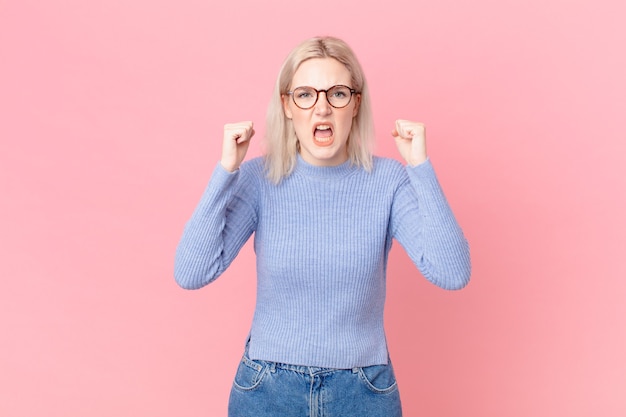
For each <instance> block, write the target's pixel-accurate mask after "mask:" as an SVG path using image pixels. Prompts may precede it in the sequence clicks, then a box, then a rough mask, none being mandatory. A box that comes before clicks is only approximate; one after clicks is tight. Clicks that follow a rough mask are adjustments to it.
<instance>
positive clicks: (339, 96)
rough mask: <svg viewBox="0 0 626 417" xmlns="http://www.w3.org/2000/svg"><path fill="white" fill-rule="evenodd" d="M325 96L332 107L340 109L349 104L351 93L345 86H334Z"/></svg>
mask: <svg viewBox="0 0 626 417" xmlns="http://www.w3.org/2000/svg"><path fill="white" fill-rule="evenodd" d="M326 96H327V97H328V102H329V103H330V104H331V105H332V106H333V107H337V108H341V107H346V106H347V105H348V104H349V103H350V99H351V98H352V93H351V92H350V89H349V88H348V87H346V86H345V85H336V86H334V87H331V88H330V89H329V90H328V93H326Z"/></svg>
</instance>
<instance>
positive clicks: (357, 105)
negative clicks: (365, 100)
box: [352, 94, 361, 117]
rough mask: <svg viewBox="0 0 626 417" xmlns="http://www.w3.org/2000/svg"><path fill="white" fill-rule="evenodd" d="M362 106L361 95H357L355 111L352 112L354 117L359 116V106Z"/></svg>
mask: <svg viewBox="0 0 626 417" xmlns="http://www.w3.org/2000/svg"><path fill="white" fill-rule="evenodd" d="M360 105H361V94H357V95H356V97H354V110H353V111H352V117H356V115H357V114H359V106H360Z"/></svg>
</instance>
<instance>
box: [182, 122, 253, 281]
mask: <svg viewBox="0 0 626 417" xmlns="http://www.w3.org/2000/svg"><path fill="white" fill-rule="evenodd" d="M253 135H254V129H253V126H252V122H241V123H233V124H227V125H225V126H224V139H223V144H222V159H221V161H220V163H219V164H218V165H217V167H215V169H214V171H213V175H212V176H211V181H210V182H209V185H208V186H207V188H206V190H205V192H204V194H203V196H202V199H201V200H200V203H199V204H198V206H197V207H196V209H195V211H194V213H193V215H192V216H191V219H190V220H189V221H188V222H187V224H186V226H185V230H184V232H183V236H182V238H181V240H180V242H179V244H178V247H177V249H176V258H175V262H174V277H175V279H176V282H177V283H178V285H180V286H181V287H183V288H186V289H197V288H201V287H203V286H205V285H207V284H209V283H210V282H212V281H213V280H215V279H216V278H217V277H219V276H220V275H221V274H222V273H223V272H224V271H225V270H226V268H228V266H229V265H230V263H231V262H232V261H233V259H234V258H235V256H236V255H237V254H238V253H239V250H240V249H241V247H242V246H243V244H244V243H245V242H246V241H247V240H248V238H249V237H250V235H251V234H252V232H253V231H254V230H255V228H256V219H257V217H256V210H255V206H256V203H255V201H256V193H257V191H258V187H256V186H255V185H256V184H255V181H254V176H253V175H250V172H248V173H247V175H246V174H245V173H242V172H240V170H239V167H240V165H241V162H242V161H243V158H244V157H245V155H246V152H247V150H248V146H249V144H250V139H251V138H252V136H253Z"/></svg>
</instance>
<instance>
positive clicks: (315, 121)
mask: <svg viewBox="0 0 626 417" xmlns="http://www.w3.org/2000/svg"><path fill="white" fill-rule="evenodd" d="M350 78H351V77H350V73H349V71H348V70H347V68H346V67H345V66H344V65H342V64H341V63H340V62H339V61H337V60H335V59H332V58H321V59H319V58H316V59H310V60H308V61H304V62H303V63H302V64H301V65H300V67H299V68H298V70H297V71H296V73H295V74H294V77H293V80H292V83H291V87H292V89H293V88H296V87H300V86H309V87H314V88H315V89H318V90H326V89H328V88H330V87H332V86H334V85H338V84H343V85H347V86H350V87H351V82H350ZM282 99H283V109H284V112H285V117H287V118H289V119H291V120H292V121H293V125H294V129H295V131H296V136H297V137H298V141H299V142H300V154H301V156H302V158H303V159H304V160H305V161H306V162H308V163H310V164H312V165H319V166H334V165H339V164H341V163H343V162H345V161H347V159H348V153H347V147H346V144H347V140H348V135H349V133H350V129H351V126H352V119H353V118H354V117H355V116H356V115H357V113H358V109H359V104H360V96H359V95H354V96H353V97H352V100H351V102H350V104H349V105H348V106H346V107H344V108H341V109H336V108H334V107H332V106H331V105H330V104H328V101H327V100H326V95H325V93H319V98H318V100H317V103H316V104H315V106H313V107H312V108H310V109H306V110H303V109H300V108H299V107H297V106H296V105H295V103H294V102H293V100H292V99H291V96H287V95H285V96H283V97H282ZM319 124H323V125H327V126H330V127H331V128H332V135H331V138H330V139H320V140H316V138H315V127H316V126H317V125H319ZM391 135H392V137H393V138H394V139H395V142H396V146H397V148H398V151H399V152H400V155H401V156H402V158H403V159H404V160H405V161H406V162H407V164H409V165H411V166H415V165H419V164H421V163H423V162H424V161H426V159H427V153H426V139H425V128H424V124H422V123H419V122H413V121H409V120H403V119H399V120H396V123H395V127H394V128H393V129H392V131H391ZM253 136H254V125H253V123H252V121H242V122H237V123H228V124H226V125H224V138H223V142H222V158H221V164H222V166H223V167H224V169H226V170H227V171H229V172H234V171H236V170H237V169H239V166H240V165H241V163H242V162H243V160H244V158H245V156H246V153H247V151H248V147H249V145H250V139H251V138H252V137H253Z"/></svg>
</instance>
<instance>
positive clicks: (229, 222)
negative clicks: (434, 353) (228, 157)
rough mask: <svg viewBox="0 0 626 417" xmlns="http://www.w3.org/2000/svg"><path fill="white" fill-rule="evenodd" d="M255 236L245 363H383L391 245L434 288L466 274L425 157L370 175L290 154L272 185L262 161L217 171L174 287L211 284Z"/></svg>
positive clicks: (382, 164)
mask: <svg viewBox="0 0 626 417" xmlns="http://www.w3.org/2000/svg"><path fill="white" fill-rule="evenodd" d="M252 233H254V234H255V236H254V250H255V252H256V260H257V262H256V263H257V265H256V267H257V304H256V309H255V313H254V318H253V321H252V328H251V340H250V348H249V354H250V357H251V358H252V359H263V360H268V361H274V362H281V363H288V364H296V365H308V366H319V367H328V368H344V369H346V368H353V367H358V366H368V365H375V364H386V363H387V358H388V353H387V345H386V341H385V333H384V329H383V309H384V303H385V279H386V269H387V258H388V253H389V250H390V248H391V244H392V240H393V239H396V240H397V241H398V242H399V243H400V244H401V245H402V246H403V247H404V249H405V250H406V251H407V253H408V255H409V256H410V258H411V259H412V261H413V262H414V263H415V265H416V266H417V267H418V268H419V270H420V271H421V273H422V274H423V276H424V277H426V278H427V279H428V280H430V281H431V282H432V283H434V284H435V285H438V286H440V287H442V288H444V289H459V288H462V287H464V286H465V285H466V284H467V282H468V281H469V277H470V257H469V248H468V244H467V241H466V240H465V238H464V236H463V232H462V231H461V228H460V227H459V225H458V224H457V222H456V220H455V218H454V215H453V214H452V211H451V210H450V207H449V205H448V203H447V202H446V199H445V196H444V194H443V192H442V190H441V187H440V186H439V183H438V181H437V178H436V176H435V172H434V170H433V168H432V165H431V163H430V160H427V161H426V162H424V163H422V164H420V165H418V166H416V167H403V166H402V165H401V164H400V163H398V162H397V161H395V160H392V159H386V158H377V157H376V158H374V168H373V170H372V172H369V173H368V172H366V171H364V170H363V169H362V168H358V167H355V166H353V165H351V164H350V162H346V163H344V164H342V165H339V166H335V167H318V166H313V165H310V164H308V163H306V162H305V161H304V160H302V158H298V163H297V166H296V168H295V170H294V172H293V173H292V174H291V175H290V176H289V177H287V178H285V179H284V180H283V181H282V182H281V183H280V184H278V185H275V184H273V183H271V182H270V181H268V180H267V178H266V176H265V172H264V166H263V160H262V159H261V158H256V159H253V160H251V161H248V162H246V163H244V164H242V165H241V167H240V169H239V170H237V171H235V172H234V173H229V172H227V171H226V170H224V169H223V168H222V166H221V165H220V164H218V165H217V167H216V168H215V170H214V172H213V175H212V177H211V180H210V182H209V185H208V186H207V188H206V191H205V192H204V194H203V196H202V199H201V200H200V203H199V205H198V206H197V208H196V210H195V211H194V213H193V215H192V217H191V219H190V220H189V222H188V223H187V225H186V227H185V230H184V233H183V236H182V239H181V241H180V243H179V246H178V249H177V253H176V261H175V277H176V280H177V282H178V284H179V285H180V286H182V287H183V288H187V289H196V288H200V287H203V286H205V285H207V284H209V283H210V282H212V281H213V280H214V279H216V278H217V277H218V276H220V274H222V273H223V272H224V271H225V270H226V268H227V267H228V266H229V265H230V263H231V262H232V261H233V259H234V258H235V256H236V255H237V253H238V252H239V250H240V249H241V247H242V246H243V244H244V243H245V242H246V241H247V240H248V238H249V237H250V236H251V235H252Z"/></svg>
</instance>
